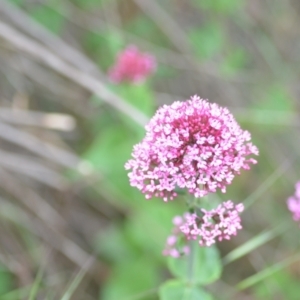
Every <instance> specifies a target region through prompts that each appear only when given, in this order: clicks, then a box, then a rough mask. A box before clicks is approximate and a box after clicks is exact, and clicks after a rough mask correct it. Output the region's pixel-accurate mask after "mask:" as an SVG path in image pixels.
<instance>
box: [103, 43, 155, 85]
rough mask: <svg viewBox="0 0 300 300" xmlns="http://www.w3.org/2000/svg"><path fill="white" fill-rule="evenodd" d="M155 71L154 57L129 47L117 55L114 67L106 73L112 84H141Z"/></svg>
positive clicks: (134, 47)
mask: <svg viewBox="0 0 300 300" xmlns="http://www.w3.org/2000/svg"><path fill="white" fill-rule="evenodd" d="M155 69H156V61H155V57H154V56H152V55H151V54H148V53H142V52H140V51H139V50H138V48H137V47H136V46H133V45H130V46H128V47H127V48H126V49H124V50H123V51H122V52H120V53H119V55H118V57H117V60H116V62H115V65H114V66H113V67H111V68H110V69H109V71H108V76H109V78H110V80H111V81H112V82H115V83H120V82H123V81H128V82H133V83H136V84H137V83H141V82H143V81H144V80H145V79H146V78H147V77H148V76H149V75H150V74H151V73H153V72H154V71H155Z"/></svg>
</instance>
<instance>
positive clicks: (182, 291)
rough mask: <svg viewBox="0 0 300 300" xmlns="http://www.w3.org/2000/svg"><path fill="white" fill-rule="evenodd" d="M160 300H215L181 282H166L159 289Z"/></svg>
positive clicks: (198, 289) (194, 287)
mask: <svg viewBox="0 0 300 300" xmlns="http://www.w3.org/2000/svg"><path fill="white" fill-rule="evenodd" d="M159 298H160V300H213V297H212V296H211V295H210V294H208V293H206V292H205V291H203V290H202V289H201V288H198V287H196V286H190V285H188V284H186V283H184V282H182V281H179V280H169V281H166V282H165V283H164V284H163V285H162V286H161V287H160V288H159Z"/></svg>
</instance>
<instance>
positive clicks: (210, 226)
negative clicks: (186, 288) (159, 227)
mask: <svg viewBox="0 0 300 300" xmlns="http://www.w3.org/2000/svg"><path fill="white" fill-rule="evenodd" d="M243 210H244V206H243V204H241V203H240V204H237V205H234V203H233V202H232V201H230V200H228V201H226V202H223V203H222V204H220V205H219V206H218V207H217V208H215V209H213V210H210V211H206V210H205V209H201V213H199V214H196V213H192V214H191V213H186V214H185V215H184V216H183V218H181V217H178V216H177V217H176V219H177V220H178V221H177V222H175V218H174V220H173V223H174V225H175V227H174V229H173V232H172V235H171V236H169V237H168V239H167V243H166V248H165V250H164V251H163V254H164V255H169V256H173V257H179V256H180V255H182V254H188V252H189V248H188V246H184V247H182V249H180V248H179V247H178V243H177V242H178V240H179V239H180V235H182V233H183V235H184V238H185V240H186V241H187V240H198V243H199V245H200V246H211V245H212V244H214V243H215V242H216V241H217V240H218V241H222V240H224V239H225V240H229V239H230V238H231V236H235V235H236V234H237V231H238V230H240V229H242V225H241V218H240V216H239V214H240V213H241V212H242V211H243Z"/></svg>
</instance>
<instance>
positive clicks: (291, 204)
mask: <svg viewBox="0 0 300 300" xmlns="http://www.w3.org/2000/svg"><path fill="white" fill-rule="evenodd" d="M295 189H296V191H295V195H294V196H292V197H289V198H288V200H287V206H288V209H289V210H290V212H291V213H292V214H293V219H294V220H295V221H296V222H298V221H300V181H298V182H297V183H296V185H295Z"/></svg>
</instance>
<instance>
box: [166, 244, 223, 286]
mask: <svg viewBox="0 0 300 300" xmlns="http://www.w3.org/2000/svg"><path fill="white" fill-rule="evenodd" d="M191 247H192V251H191V253H190V255H187V256H183V257H180V258H173V257H169V259H168V266H169V269H170V271H171V273H172V274H173V275H174V276H176V277H179V278H180V279H183V280H184V281H185V282H189V283H193V284H208V283H211V282H214V281H216V280H217V279H218V278H219V277H220V275H221V271H222V265H221V261H220V257H219V253H218V250H217V248H216V247H215V246H211V247H200V246H199V245H198V244H197V243H196V242H193V243H191Z"/></svg>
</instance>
